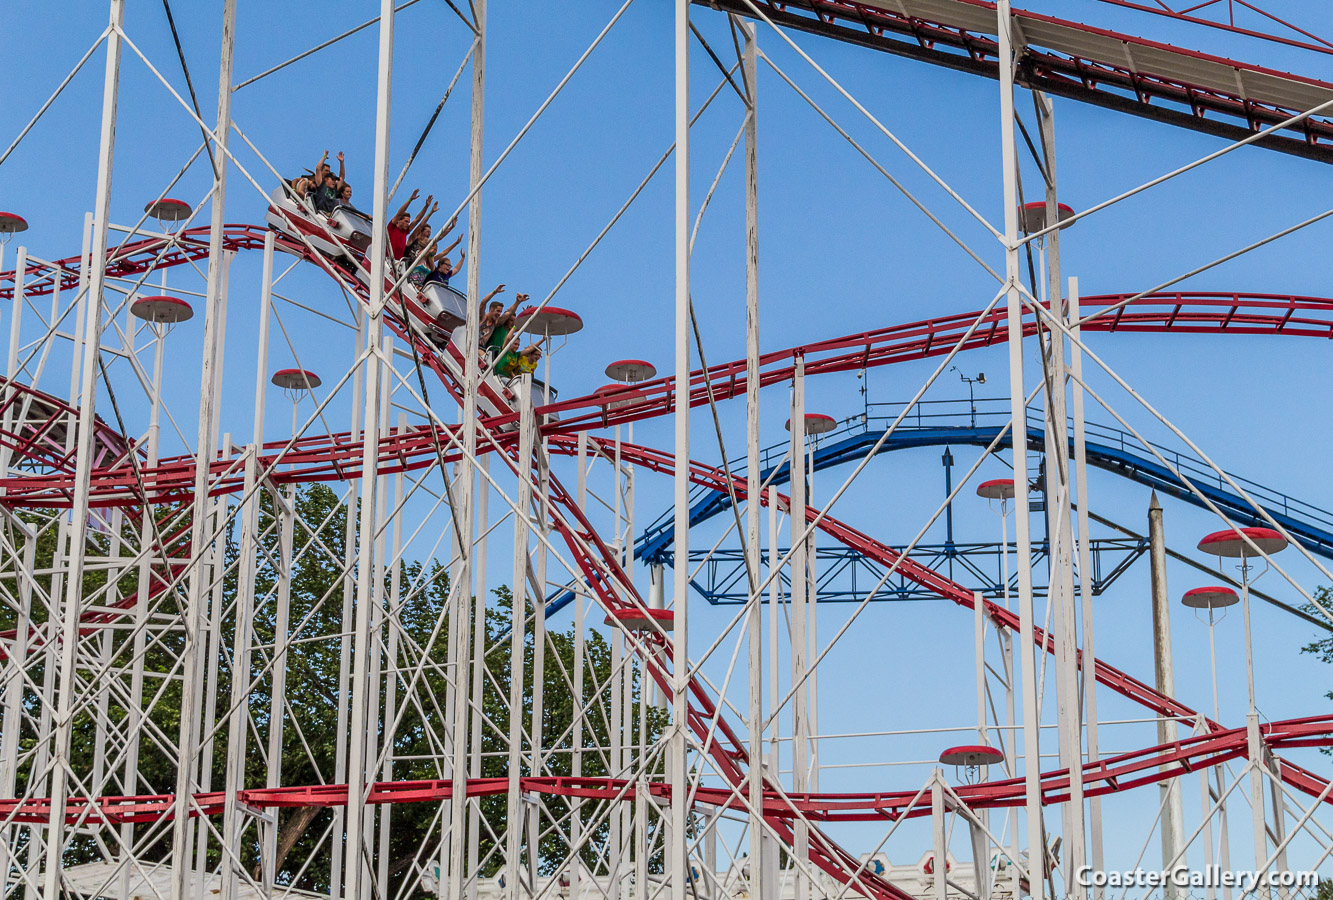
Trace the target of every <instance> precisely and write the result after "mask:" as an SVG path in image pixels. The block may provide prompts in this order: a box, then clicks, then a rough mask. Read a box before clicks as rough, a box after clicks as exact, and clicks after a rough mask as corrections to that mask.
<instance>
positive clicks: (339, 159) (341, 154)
mask: <svg viewBox="0 0 1333 900" xmlns="http://www.w3.org/2000/svg"><path fill="white" fill-rule="evenodd" d="M324 155H325V156H327V155H328V154H327V153H325V154H324ZM342 161H343V152H342V151H341V150H339V151H338V162H342Z"/></svg>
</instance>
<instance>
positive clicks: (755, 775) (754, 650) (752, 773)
mask: <svg viewBox="0 0 1333 900" xmlns="http://www.w3.org/2000/svg"><path fill="white" fill-rule="evenodd" d="M740 29H741V36H742V37H743V38H744V40H745V44H744V49H743V51H742V58H741V74H742V75H743V76H744V81H745V89H746V91H747V92H748V98H749V109H748V110H746V116H745V435H746V447H747V449H746V454H745V497H746V503H745V552H746V558H747V560H748V563H749V565H748V566H747V569H748V571H749V573H750V582H749V584H750V598H749V615H748V621H747V623H746V624H747V633H746V646H747V648H748V649H749V653H750V672H749V701H750V703H749V718H750V746H749V753H750V770H749V773H748V774H749V788H750V897H751V898H753V900H768V897H769V892H771V890H772V888H771V886H769V885H767V884H766V883H765V881H764V877H763V872H764V866H763V862H762V860H763V856H764V853H763V850H764V817H763V802H764V733H763V723H764V669H763V657H764V648H763V611H764V607H763V603H764V598H763V596H762V595H761V594H760V593H759V564H760V555H759V511H760V509H761V508H762V507H763V504H762V503H761V502H760V496H759V491H760V481H759V145H758V115H759V67H758V64H757V57H758V54H757V50H758V46H757V42H756V36H757V35H756V29H755V26H754V24H753V23H751V22H741V23H740Z"/></svg>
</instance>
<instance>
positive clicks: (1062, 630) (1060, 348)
mask: <svg viewBox="0 0 1333 900" xmlns="http://www.w3.org/2000/svg"><path fill="white" fill-rule="evenodd" d="M1034 99H1035V100H1036V107H1037V112H1038V117H1039V121H1040V126H1041V144H1042V149H1043V151H1044V153H1043V155H1044V157H1045V168H1046V178H1047V181H1046V194H1045V200H1046V210H1045V212H1046V221H1047V222H1048V223H1050V222H1058V221H1059V205H1058V197H1057V194H1056V186H1057V180H1056V156H1055V110H1054V107H1053V105H1052V103H1051V100H1050V98H1049V97H1047V96H1046V95H1045V94H1043V93H1041V92H1036V93H1035V94H1034ZM1045 251H1046V260H1047V265H1046V275H1047V283H1046V284H1045V285H1043V287H1042V290H1043V291H1044V292H1045V293H1046V298H1047V307H1048V308H1049V309H1050V310H1051V313H1052V315H1054V316H1055V317H1057V318H1058V319H1059V320H1061V321H1063V319H1064V303H1063V302H1062V298H1061V290H1060V288H1061V284H1060V282H1061V278H1060V232H1059V231H1058V230H1057V231H1052V232H1051V233H1050V234H1048V235H1046V237H1045ZM1049 334H1050V341H1049V344H1048V351H1049V352H1048V353H1047V354H1045V355H1044V356H1043V360H1044V362H1045V366H1044V372H1043V373H1042V374H1043V378H1044V383H1045V386H1046V390H1045V396H1046V449H1047V452H1046V473H1047V489H1048V491H1049V492H1050V494H1051V495H1052V497H1053V499H1054V502H1053V503H1052V504H1051V506H1050V507H1048V509H1047V520H1048V522H1049V523H1050V525H1049V532H1048V533H1049V534H1050V541H1051V551H1050V578H1049V580H1048V582H1047V583H1048V584H1049V585H1050V594H1051V604H1052V605H1053V607H1054V610H1055V638H1056V656H1055V670H1056V682H1055V683H1056V709H1057V721H1058V723H1059V728H1058V731H1057V735H1058V738H1059V747H1060V765H1061V766H1062V767H1065V768H1067V769H1069V772H1070V779H1069V801H1068V802H1066V803H1065V804H1063V806H1062V808H1061V818H1062V824H1063V832H1064V835H1063V836H1064V846H1065V848H1066V850H1065V856H1066V861H1067V871H1068V872H1070V873H1073V872H1077V871H1078V870H1079V869H1080V867H1082V865H1083V860H1084V856H1085V854H1086V843H1087V842H1086V838H1085V829H1084V817H1083V812H1084V810H1083V766H1082V764H1083V729H1082V727H1081V725H1080V721H1079V689H1078V637H1077V630H1078V629H1077V626H1078V614H1077V612H1076V609H1075V606H1074V558H1073V541H1074V532H1073V523H1072V518H1073V508H1072V507H1073V500H1072V498H1071V496H1070V485H1069V437H1068V433H1069V425H1068V413H1067V395H1066V390H1067V389H1066V386H1065V382H1066V379H1067V377H1068V376H1067V373H1066V370H1065V338H1064V334H1063V333H1062V332H1060V331H1058V330H1056V329H1054V328H1052V329H1050V331H1049ZM1052 487H1053V488H1054V490H1053V491H1051V488H1052ZM1067 881H1068V889H1069V891H1070V893H1071V895H1072V896H1073V897H1074V900H1080V898H1082V897H1083V896H1084V894H1085V893H1086V888H1084V887H1083V886H1082V885H1080V884H1079V883H1078V879H1076V878H1073V877H1070V878H1068V879H1067Z"/></svg>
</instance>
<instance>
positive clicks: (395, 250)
mask: <svg viewBox="0 0 1333 900" xmlns="http://www.w3.org/2000/svg"><path fill="white" fill-rule="evenodd" d="M420 196H421V192H420V191H413V192H412V196H411V197H408V198H407V202H405V203H404V204H403V205H402V206H400V207H398V212H396V213H394V214H393V218H392V219H390V220H389V227H388V229H387V231H388V235H389V256H390V257H392V258H393V259H396V260H398V259H402V258H403V255H404V254H405V253H406V252H407V236H408V235H410V234H412V233H413V232H414V231H416V228H417V226H418V225H420V224H421V222H422V220H423V219H425V218H426V216H427V215H428V213H427V210H429V209H430V202H431V200H432V199H434V195H428V196H427V197H426V203H425V205H424V206H422V207H421V212H419V213H417V215H416V217H415V218H413V216H412V214H411V212H410V211H409V207H410V206H411V205H412V204H413V203H414V202H415V201H416V199H417V197H420Z"/></svg>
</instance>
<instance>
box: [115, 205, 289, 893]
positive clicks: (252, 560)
mask: <svg viewBox="0 0 1333 900" xmlns="http://www.w3.org/2000/svg"><path fill="white" fill-rule="evenodd" d="M273 248H274V244H273V232H272V231H269V232H267V233H266V234H265V235H264V263H263V275H262V282H261V285H260V291H259V335H258V340H257V352H256V363H255V398H254V409H255V418H254V429H253V432H252V434H253V437H252V439H251V444H250V450H249V452H248V453H247V455H246V460H245V494H244V497H245V500H244V501H242V508H241V513H240V520H241V541H240V569H239V570H238V572H237V582H236V616H235V625H234V626H233V635H232V651H231V658H232V666H231V673H232V678H231V697H230V700H229V702H228V704H227V706H228V709H230V710H231V712H230V713H229V714H228V720H227V769H226V774H225V776H224V781H223V785H222V790H223V791H224V792H225V800H224V801H223V811H222V838H223V840H224V841H225V842H226V843H227V845H228V846H230V847H231V848H232V850H233V852H234V853H235V854H236V858H238V859H239V858H240V857H241V844H240V840H239V838H240V834H239V825H240V821H239V810H238V809H237V792H238V791H240V790H243V789H244V788H245V763H246V759H247V756H248V755H247V753H246V743H247V741H248V739H249V736H250V732H249V729H248V728H247V727H246V725H247V724H248V721H247V720H248V719H249V717H250V707H249V703H248V702H247V700H246V699H245V698H247V697H248V696H249V694H250V690H251V688H250V650H251V636H250V629H251V625H252V621H253V617H254V613H255V609H254V605H255V567H256V564H257V562H258V558H259V546H258V543H259V497H260V494H259V491H258V490H256V488H257V486H258V483H259V455H260V453H261V452H263V447H264V415H265V412H266V410H267V398H268V329H269V317H270V305H271V304H272V302H273ZM158 341H159V346H160V343H161V338H159V339H158ZM158 359H159V360H160V359H161V351H160V350H159V351H158ZM158 368H159V367H158V366H155V367H154V373H155V374H160V372H158V371H157V369H158ZM153 384H154V388H153V390H154V394H155V398H154V399H155V400H156V393H157V391H159V390H160V383H159V382H158V381H157V380H156V379H155V380H154V382H153ZM154 449H155V448H154ZM140 584H141V585H142V579H141V580H140ZM142 591H143V589H142V587H141V588H140V596H143V593H142ZM273 830H274V831H276V829H273ZM270 866H271V863H270V864H266V865H265V866H264V869H265V870H267V869H268V868H270ZM236 875H237V871H236V865H235V863H234V862H232V861H231V860H230V859H228V860H227V861H226V862H225V863H224V864H223V866H222V892H221V896H220V897H219V900H236V894H237V879H236Z"/></svg>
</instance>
